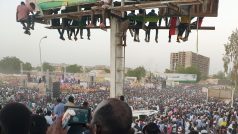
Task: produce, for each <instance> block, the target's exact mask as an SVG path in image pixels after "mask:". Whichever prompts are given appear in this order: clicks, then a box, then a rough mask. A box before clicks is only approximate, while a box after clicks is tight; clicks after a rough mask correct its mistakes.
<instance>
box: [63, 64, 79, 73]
mask: <svg viewBox="0 0 238 134" xmlns="http://www.w3.org/2000/svg"><path fill="white" fill-rule="evenodd" d="M66 70H67V72H69V73H81V72H83V71H82V70H83V68H82V67H81V66H78V65H76V64H74V65H69V66H67V67H66Z"/></svg>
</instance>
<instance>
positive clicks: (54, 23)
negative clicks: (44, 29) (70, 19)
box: [49, 9, 65, 40]
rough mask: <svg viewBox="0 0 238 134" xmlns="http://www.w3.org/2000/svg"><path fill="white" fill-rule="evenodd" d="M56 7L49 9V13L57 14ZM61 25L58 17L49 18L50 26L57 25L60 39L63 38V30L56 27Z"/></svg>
mask: <svg viewBox="0 0 238 134" xmlns="http://www.w3.org/2000/svg"><path fill="white" fill-rule="evenodd" d="M58 11H59V10H58V9H51V10H50V12H49V13H50V14H58ZM60 26H61V25H60V19H59V18H55V19H51V27H57V30H58V33H59V35H60V37H59V38H60V39H61V40H65V38H64V30H63V29H62V30H61V28H58V27H60Z"/></svg>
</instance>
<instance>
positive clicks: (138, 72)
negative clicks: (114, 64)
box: [126, 67, 146, 80]
mask: <svg viewBox="0 0 238 134" xmlns="http://www.w3.org/2000/svg"><path fill="white" fill-rule="evenodd" d="M145 75H146V70H145V68H144V67H137V68H135V69H129V70H128V72H127V74H126V76H130V77H136V78H137V80H141V78H142V77H145Z"/></svg>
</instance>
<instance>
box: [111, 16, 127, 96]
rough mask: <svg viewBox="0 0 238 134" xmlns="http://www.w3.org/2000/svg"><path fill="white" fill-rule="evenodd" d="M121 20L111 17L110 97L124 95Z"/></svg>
mask: <svg viewBox="0 0 238 134" xmlns="http://www.w3.org/2000/svg"><path fill="white" fill-rule="evenodd" d="M120 29H121V26H120V20H119V19H117V18H115V17H111V46H110V51H111V52H110V71H111V79H110V86H111V87H110V97H111V98H116V97H118V96H121V95H123V78H124V53H123V45H122V32H121V31H120Z"/></svg>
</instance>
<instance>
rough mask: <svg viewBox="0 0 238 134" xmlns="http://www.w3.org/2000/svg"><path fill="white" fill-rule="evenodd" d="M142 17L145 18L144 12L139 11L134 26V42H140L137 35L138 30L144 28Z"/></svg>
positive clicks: (142, 10)
mask: <svg viewBox="0 0 238 134" xmlns="http://www.w3.org/2000/svg"><path fill="white" fill-rule="evenodd" d="M144 16H145V10H144V9H139V14H137V15H136V18H137V19H136V25H135V27H136V28H135V34H134V41H136V42H140V38H139V34H140V29H141V28H142V27H144V26H143V24H144V20H143V18H144Z"/></svg>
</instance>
